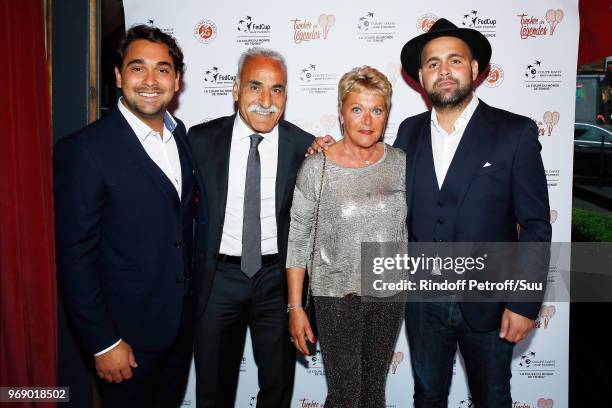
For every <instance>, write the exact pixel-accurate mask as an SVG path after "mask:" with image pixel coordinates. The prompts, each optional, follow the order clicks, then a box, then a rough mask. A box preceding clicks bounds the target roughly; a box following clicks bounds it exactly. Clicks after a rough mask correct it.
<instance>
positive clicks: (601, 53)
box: [578, 0, 612, 65]
mask: <svg viewBox="0 0 612 408" xmlns="http://www.w3.org/2000/svg"><path fill="white" fill-rule="evenodd" d="M579 10H580V45H579V46H578V65H582V64H586V63H589V62H593V61H596V60H600V59H602V58H606V57H609V56H611V55H612V41H610V39H611V38H612V1H610V0H580V3H579Z"/></svg>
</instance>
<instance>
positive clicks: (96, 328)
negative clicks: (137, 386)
mask: <svg viewBox="0 0 612 408" xmlns="http://www.w3.org/2000/svg"><path fill="white" fill-rule="evenodd" d="M177 122H178V125H177V127H176V128H175V130H174V132H173V135H174V137H175V139H176V143H177V147H178V150H179V157H180V161H181V173H182V196H181V197H180V199H179V197H178V194H177V191H176V189H175V188H174V186H173V185H172V183H171V182H170V181H169V180H168V178H167V177H166V176H165V174H164V173H163V172H162V170H161V169H160V168H159V167H158V166H157V165H156V164H155V163H154V162H153V160H152V159H151V158H150V157H149V156H148V155H147V153H146V151H145V150H144V148H143V147H142V145H141V143H140V141H139V140H138V138H137V136H136V134H135V133H134V132H133V131H132V128H131V127H130V126H129V124H128V122H127V121H126V120H125V118H124V117H123V115H122V114H121V112H120V111H119V110H118V109H117V108H116V109H115V110H114V111H113V112H112V113H111V114H109V115H108V116H107V117H104V118H102V119H100V120H98V121H96V122H94V123H93V124H91V125H89V126H87V127H85V128H83V129H81V130H79V131H77V132H76V133H74V134H72V135H70V136H67V137H65V138H64V139H62V140H60V141H59V142H58V143H57V144H56V146H55V151H54V170H55V171H54V184H55V185H54V190H55V214H56V244H57V268H58V279H59V284H60V289H61V293H62V296H63V299H64V303H65V307H66V310H67V311H68V314H69V316H70V317H71V320H72V322H73V323H74V326H75V329H76V331H77V334H78V335H79V338H80V340H81V342H82V346H83V348H84V349H85V350H86V351H87V352H89V353H92V354H93V353H97V352H99V351H101V350H103V349H105V348H107V347H109V346H110V345H112V344H113V343H114V342H116V341H117V340H118V339H119V338H122V339H123V340H125V341H126V342H127V343H128V344H130V345H131V346H132V347H133V348H135V349H140V350H143V351H153V350H161V349H164V348H167V347H168V346H170V345H171V344H172V342H173V341H174V339H175V338H176V335H177V333H178V328H179V323H180V321H181V313H182V308H183V303H184V299H185V295H186V294H187V293H188V290H189V289H188V288H189V278H190V275H191V259H192V255H191V252H192V249H193V248H192V244H193V238H192V236H193V219H194V212H195V201H196V196H197V195H196V183H195V174H194V170H193V165H192V162H191V158H190V153H189V148H188V145H187V143H186V140H185V126H184V125H183V123H182V122H180V121H178V120H177Z"/></svg>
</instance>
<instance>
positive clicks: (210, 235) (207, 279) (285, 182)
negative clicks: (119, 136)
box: [187, 114, 314, 315]
mask: <svg viewBox="0 0 612 408" xmlns="http://www.w3.org/2000/svg"><path fill="white" fill-rule="evenodd" d="M235 118H236V115H235V114H234V115H232V116H226V117H222V118H217V119H215V120H212V121H210V122H207V123H203V124H200V125H197V126H194V127H192V128H190V129H189V133H188V135H187V138H188V140H189V144H190V146H191V149H192V152H193V156H194V159H195V162H196V167H197V173H198V175H199V177H198V179H199V181H200V183H201V188H202V189H203V188H206V199H205V200H203V202H202V203H201V205H200V207H199V209H198V215H197V217H196V219H197V221H196V234H195V239H196V242H198V245H197V247H198V248H200V249H202V248H204V246H202V245H201V244H200V242H202V241H207V246H206V248H207V249H206V250H205V251H204V250H199V252H198V254H197V257H196V259H195V262H194V268H195V270H196V271H197V273H196V282H195V287H196V290H197V292H198V307H197V313H198V315H200V314H201V313H203V312H204V309H205V308H206V304H207V303H208V298H209V296H210V291H211V288H212V283H213V278H214V273H215V270H216V262H217V261H216V260H215V255H216V254H218V253H219V248H220V247H221V235H222V234H223V223H224V221H225V205H226V203H227V184H228V180H229V158H230V148H231V142H232V132H233V127H234V120H235ZM313 139H314V137H313V136H312V135H311V134H309V133H307V132H305V131H303V130H302V129H300V128H299V127H297V126H295V125H293V124H292V123H290V122H287V121H285V120H281V121H280V122H279V123H278V167H277V171H276V190H275V193H276V194H275V195H276V227H277V233H278V235H277V245H278V255H279V264H280V266H281V268H282V269H283V271H284V269H285V261H286V258H287V240H288V237H289V223H290V217H289V215H290V214H289V212H290V209H291V203H292V202H293V190H294V188H295V179H296V176H297V172H298V170H299V168H300V166H301V165H302V161H303V160H304V154H305V153H306V149H307V148H308V146H310V145H311V143H312V141H313ZM207 211H208V215H207V214H206V212H207Z"/></svg>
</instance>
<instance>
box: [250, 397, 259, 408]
mask: <svg viewBox="0 0 612 408" xmlns="http://www.w3.org/2000/svg"><path fill="white" fill-rule="evenodd" d="M256 406H257V395H249V407H256Z"/></svg>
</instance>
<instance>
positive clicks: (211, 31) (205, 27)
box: [193, 18, 217, 44]
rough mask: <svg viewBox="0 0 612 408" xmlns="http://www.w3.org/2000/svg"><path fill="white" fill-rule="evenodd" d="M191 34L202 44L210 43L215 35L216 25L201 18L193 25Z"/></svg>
mask: <svg viewBox="0 0 612 408" xmlns="http://www.w3.org/2000/svg"><path fill="white" fill-rule="evenodd" d="M193 35H194V36H195V38H196V39H197V40H198V41H199V42H201V43H202V44H208V43H211V42H213V40H214V39H215V37H217V26H216V24H215V23H213V22H212V21H211V20H208V19H206V18H205V19H202V20H200V21H198V23H197V24H196V25H195V27H194V29H193Z"/></svg>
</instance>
